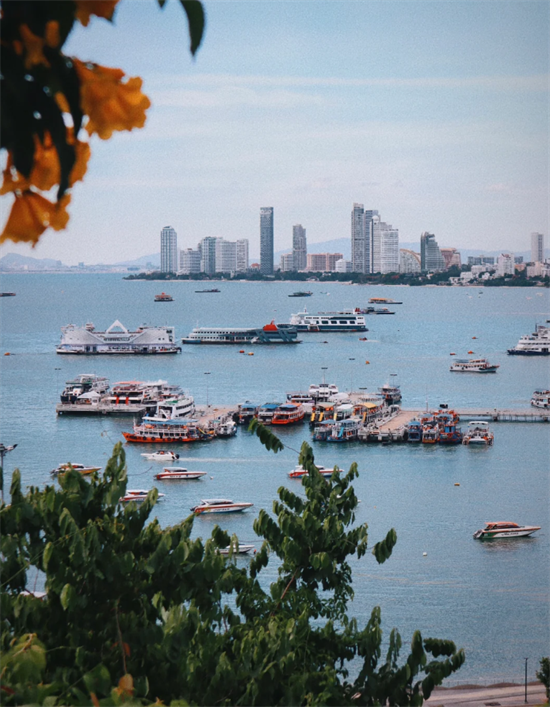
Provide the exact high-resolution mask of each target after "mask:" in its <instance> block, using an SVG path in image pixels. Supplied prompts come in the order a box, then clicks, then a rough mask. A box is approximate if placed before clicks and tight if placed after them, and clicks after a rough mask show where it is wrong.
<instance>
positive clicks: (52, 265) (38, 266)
mask: <svg viewBox="0 0 550 707" xmlns="http://www.w3.org/2000/svg"><path fill="white" fill-rule="evenodd" d="M25 266H26V267H28V268H30V269H32V270H53V269H57V268H66V267H67V266H66V265H63V263H62V262H61V260H52V259H51V258H32V257H31V256H30V255H19V254H17V253H8V254H7V255H4V257H3V258H0V269H2V270H12V269H13V270H19V269H21V268H24V267H25Z"/></svg>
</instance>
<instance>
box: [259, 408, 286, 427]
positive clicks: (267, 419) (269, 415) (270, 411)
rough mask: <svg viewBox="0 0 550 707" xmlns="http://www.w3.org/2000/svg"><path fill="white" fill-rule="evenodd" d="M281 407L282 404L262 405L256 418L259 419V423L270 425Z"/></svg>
mask: <svg viewBox="0 0 550 707" xmlns="http://www.w3.org/2000/svg"><path fill="white" fill-rule="evenodd" d="M281 405H282V403H264V404H263V405H260V407H259V408H258V410H257V411H256V413H255V415H254V417H257V418H258V421H259V422H261V423H262V425H270V424H271V422H272V420H273V417H274V415H275V412H276V411H277V410H278V409H279V408H280V407H281Z"/></svg>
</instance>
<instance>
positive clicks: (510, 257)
mask: <svg viewBox="0 0 550 707" xmlns="http://www.w3.org/2000/svg"><path fill="white" fill-rule="evenodd" d="M513 274H514V254H513V253H501V254H500V255H499V256H498V258H497V275H498V277H504V275H513Z"/></svg>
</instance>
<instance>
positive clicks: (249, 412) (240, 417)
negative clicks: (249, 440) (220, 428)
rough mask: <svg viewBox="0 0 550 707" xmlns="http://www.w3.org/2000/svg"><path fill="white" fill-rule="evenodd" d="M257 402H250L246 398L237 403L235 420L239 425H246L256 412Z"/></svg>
mask: <svg viewBox="0 0 550 707" xmlns="http://www.w3.org/2000/svg"><path fill="white" fill-rule="evenodd" d="M259 407H260V405H259V403H251V402H250V401H249V400H247V401H246V402H244V403H239V405H237V422H238V423H239V425H246V424H247V423H249V422H250V420H251V419H252V418H253V417H254V416H255V415H256V413H257V412H258V409H259Z"/></svg>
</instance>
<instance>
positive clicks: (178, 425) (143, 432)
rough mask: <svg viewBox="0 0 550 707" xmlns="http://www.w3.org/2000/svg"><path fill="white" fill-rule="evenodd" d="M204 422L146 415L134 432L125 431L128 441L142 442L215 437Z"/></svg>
mask: <svg viewBox="0 0 550 707" xmlns="http://www.w3.org/2000/svg"><path fill="white" fill-rule="evenodd" d="M203 425H204V423H201V422H199V421H198V420H193V419H191V418H183V419H178V420H154V419H153V418H149V417H144V418H143V421H142V423H141V424H140V425H134V430H133V432H123V433H122V434H123V436H124V439H125V440H126V441H127V442H138V443H141V444H166V443H170V444H174V443H175V442H199V441H203V440H204V441H206V440H209V439H212V438H213V437H215V436H216V435H215V432H214V431H213V430H210V429H207V428H206V427H204V426H203Z"/></svg>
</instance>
